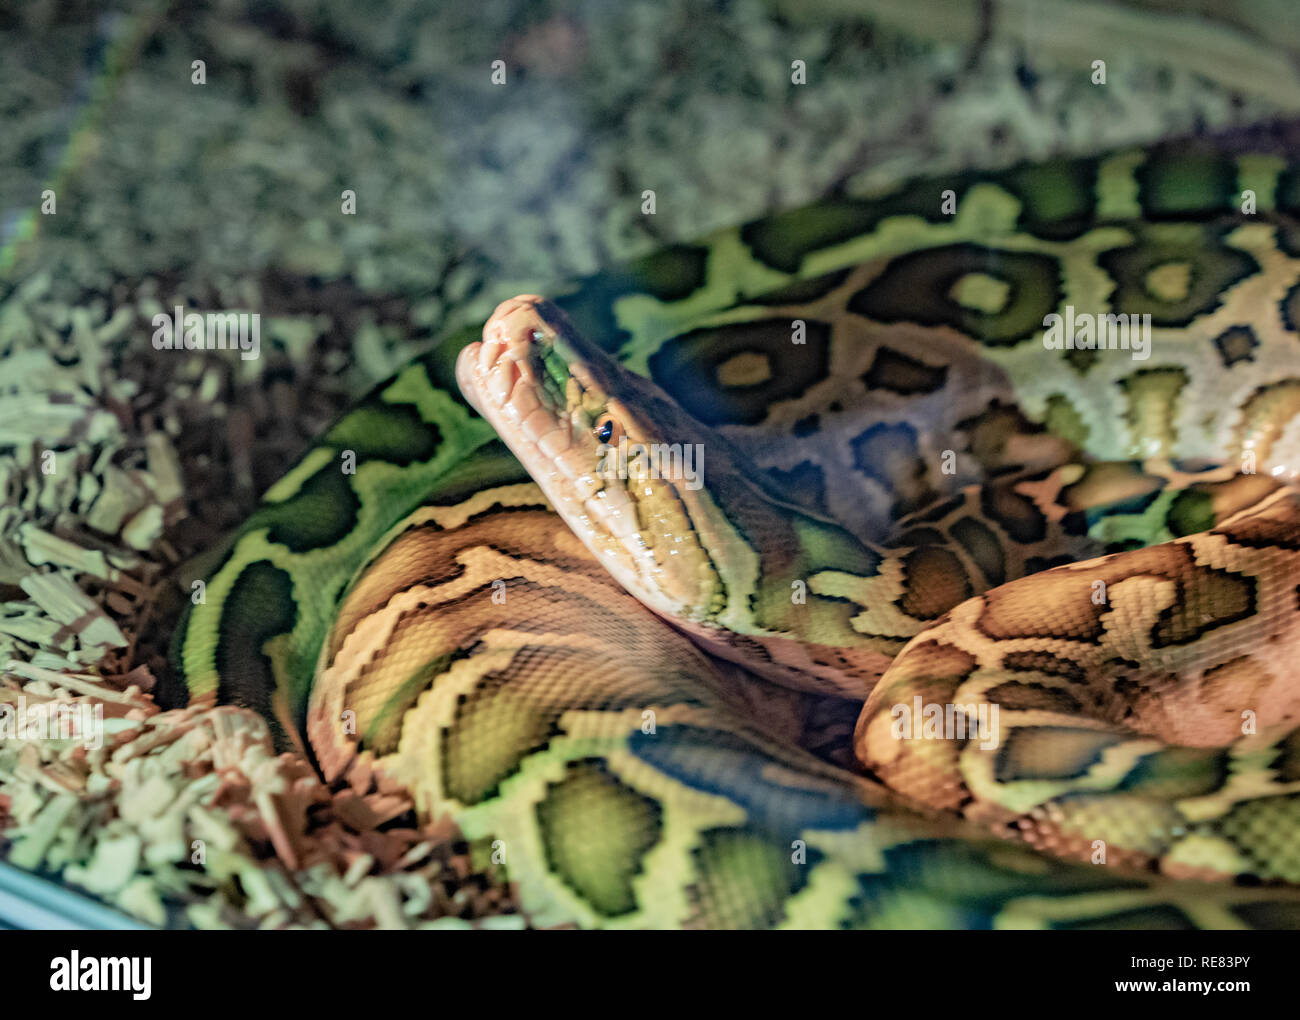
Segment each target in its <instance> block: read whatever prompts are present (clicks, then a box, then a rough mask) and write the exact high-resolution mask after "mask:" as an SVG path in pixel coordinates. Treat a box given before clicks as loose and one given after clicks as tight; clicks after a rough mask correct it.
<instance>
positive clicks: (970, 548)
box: [948, 517, 1007, 587]
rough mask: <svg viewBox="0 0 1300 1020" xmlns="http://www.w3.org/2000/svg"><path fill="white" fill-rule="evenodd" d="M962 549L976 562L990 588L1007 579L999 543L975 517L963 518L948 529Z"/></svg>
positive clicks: (1005, 562)
mask: <svg viewBox="0 0 1300 1020" xmlns="http://www.w3.org/2000/svg"><path fill="white" fill-rule="evenodd" d="M948 530H949V531H950V532H951V534H952V537H953V538H955V539H956V540H957V541H958V542H959V543H961V547H962V548H963V549H965V550H966V552H968V553H969V554H970V558H971V559H972V560H974V561H975V565H976V566H977V567H979V569H980V572H981V573H982V574H983V575H984V579H985V580H986V581H987V582H988V585H989V587H997V586H998V585H999V584H1002V583H1003V582H1004V581H1006V579H1007V561H1006V557H1005V556H1004V555H1003V552H1002V543H1001V542H999V541H998V537H997V535H995V534H994V533H993V532H992V531H991V530H990V529H989V527H988V526H987V525H986V524H984V523H982V522H981V521H977V520H976V519H975V518H974V517H963V518H962V519H961V520H959V521H957V522H956V523H955V524H954V525H953V526H952V527H951V528H949V529H948Z"/></svg>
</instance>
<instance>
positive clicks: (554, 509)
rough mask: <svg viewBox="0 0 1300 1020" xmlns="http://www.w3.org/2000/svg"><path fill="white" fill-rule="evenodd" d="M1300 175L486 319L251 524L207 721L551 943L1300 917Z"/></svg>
mask: <svg viewBox="0 0 1300 1020" xmlns="http://www.w3.org/2000/svg"><path fill="white" fill-rule="evenodd" d="M1298 180H1300V174H1298V173H1297V170H1296V169H1294V168H1288V167H1286V166H1284V165H1282V163H1281V161H1279V160H1270V159H1268V158H1265V157H1228V156H1224V155H1220V154H1217V153H1213V152H1209V153H1205V152H1182V153H1179V154H1173V153H1171V152H1167V151H1164V150H1155V151H1152V152H1149V153H1144V154H1136V153H1123V154H1120V155H1116V156H1112V157H1108V158H1106V159H1103V160H1096V161H1077V162H1070V163H1057V164H1052V165H1049V166H1042V167H1032V168H1019V169H1017V170H1015V171H1011V172H1008V173H1006V174H1001V175H970V176H967V177H965V178H963V179H961V180H960V181H958V182H953V181H930V182H921V183H919V184H914V185H911V186H910V187H909V188H907V189H905V190H903V191H902V192H900V193H899V194H897V195H895V196H892V197H890V198H886V199H875V200H870V201H867V200H848V199H841V200H836V201H832V202H827V203H823V204H821V205H818V206H814V207H811V208H808V209H804V210H799V211H797V212H793V213H787V214H781V215H778V216H775V217H772V218H770V219H767V220H763V221H760V222H757V223H754V224H750V225H748V226H746V227H744V228H740V229H738V230H733V231H728V232H724V233H723V234H720V235H718V236H717V237H715V238H713V239H711V240H710V241H708V242H706V243H704V244H702V245H699V246H695V247H678V248H673V249H669V250H667V251H665V252H663V253H661V254H660V255H658V256H655V257H653V258H651V259H649V260H646V261H645V262H643V263H640V264H638V265H636V266H634V267H631V268H629V269H627V270H623V271H619V272H617V273H610V274H608V275H606V276H603V277H599V278H596V279H595V280H592V281H589V282H588V283H587V284H586V285H584V286H583V287H582V288H581V289H580V290H578V291H576V292H575V293H573V294H571V295H569V296H568V297H566V298H561V299H560V300H559V301H557V303H556V305H552V304H550V303H549V302H545V301H543V300H541V299H540V298H535V297H531V296H524V297H521V298H516V299H513V300H512V301H508V302H505V303H504V304H503V305H502V306H501V307H500V308H498V310H497V312H496V313H494V315H493V316H492V318H491V319H490V320H489V322H488V324H487V326H486V327H485V328H484V332H483V338H482V340H481V341H475V342H470V343H466V341H467V340H469V338H468V337H460V338H453V339H450V340H448V341H447V342H445V343H444V344H442V345H441V346H440V347H439V348H438V349H437V350H435V351H434V352H433V353H432V354H430V355H428V356H427V357H425V358H423V359H421V360H419V361H417V362H415V363H413V364H411V365H410V366H408V367H407V368H406V369H404V370H403V371H402V372H400V373H399V374H398V375H397V376H396V377H395V378H394V379H393V380H392V381H390V382H389V383H387V384H385V385H384V386H383V387H381V388H380V389H379V390H377V391H376V393H375V394H374V395H373V396H372V397H370V398H368V399H367V400H366V401H364V402H363V403H362V404H360V405H358V406H357V407H356V408H355V409H354V410H353V411H352V412H350V413H349V414H348V415H347V416H345V417H344V418H343V419H341V420H340V421H339V422H338V423H337V424H336V425H335V426H334V427H333V428H332V429H331V430H330V431H329V432H328V433H326V435H325V436H324V437H323V438H322V440H321V441H320V443H319V444H318V445H317V446H316V447H314V448H313V449H312V450H311V451H310V452H309V453H308V454H307V455H306V456H305V457H304V458H303V460H302V461H301V462H300V463H299V465H298V466H297V467H296V468H295V469H294V470H293V471H292V472H290V474H289V475H288V476H286V477H285V478H284V479H283V480H282V481H281V482H280V483H278V484H277V485H276V486H274V487H273V488H272V489H271V491H269V492H268V493H267V495H266V497H265V500H264V502H263V505H262V506H261V507H260V508H259V509H258V511H257V512H256V513H255V514H254V515H253V517H252V518H250V520H249V522H248V523H247V524H246V526H245V527H244V528H243V529H242V530H241V532H240V534H239V536H238V537H237V539H236V541H235V543H234V545H233V547H232V549H231V551H230V553H229V554H228V556H227V558H226V560H225V562H224V563H223V564H222V565H221V566H220V567H219V568H218V570H217V571H216V572H215V573H214V575H213V577H212V578H211V579H210V580H209V582H208V585H207V592H208V601H207V604H206V605H204V606H198V607H195V608H194V611H193V612H192V614H191V615H190V617H189V618H188V619H187V620H186V621H185V630H184V633H183V636H182V643H181V659H182V665H183V668H184V672H185V675H186V680H187V683H188V685H189V688H190V691H191V693H192V695H194V696H198V697H210V696H213V695H216V696H218V697H220V698H223V699H226V700H235V701H240V702H242V703H245V704H251V705H253V706H255V707H257V708H259V709H260V710H262V711H263V712H264V713H266V714H267V715H268V717H270V718H273V719H274V720H276V721H277V722H278V724H279V725H280V726H281V728H282V731H283V732H284V733H285V734H286V735H292V734H295V733H298V732H302V733H305V735H306V738H307V740H308V741H309V743H310V745H311V749H312V751H313V752H314V754H315V756H316V758H317V760H318V762H319V763H320V766H321V768H322V770H323V771H324V772H325V773H326V775H327V776H328V777H330V778H331V779H337V778H340V777H343V776H352V777H355V776H358V775H369V774H370V773H371V772H372V771H373V772H376V773H378V774H382V775H383V776H385V777H387V778H388V779H391V780H393V781H395V782H398V783H401V784H402V785H403V786H405V787H406V788H407V789H408V790H410V791H411V792H412V794H413V795H414V796H415V798H416V803H417V805H418V807H419V809H420V811H421V812H422V813H424V814H426V815H427V816H429V817H436V816H440V815H443V814H451V815H452V816H453V817H454V818H455V820H456V821H457V823H458V824H459V826H460V827H461V829H462V831H463V832H464V833H465V835H466V836H467V837H468V838H469V839H471V840H473V841H482V842H483V843H484V844H487V843H492V845H493V846H495V847H497V849H498V851H499V853H500V855H501V856H503V857H504V861H505V868H506V870H507V871H508V873H509V876H510V878H511V880H512V881H514V882H516V883H517V884H518V888H519V895H520V900H521V903H522V905H523V907H524V909H525V910H526V911H527V912H528V913H529V915H530V916H531V917H532V918H533V919H534V920H535V921H537V922H538V923H541V924H553V923H578V924H583V925H604V926H626V927H646V926H659V927H681V926H695V927H767V926H784V927H832V926H833V927H853V926H864V927H916V926H932V927H986V926H1005V927H1025V926H1030V927H1081V926H1123V927H1156V926H1160V927H1163V926H1169V925H1174V926H1205V927H1241V926H1256V925H1257V926H1263V927H1295V926H1300V891H1298V890H1297V889H1296V888H1294V885H1295V884H1296V883H1300V851H1297V850H1296V849H1295V847H1296V846H1297V839H1296V836H1297V834H1300V729H1297V726H1300V683H1298V682H1297V681H1298V680H1300V678H1298V677H1297V676H1296V665H1295V664H1296V663H1297V662H1300V654H1297V653H1300V486H1298V485H1297V483H1296V473H1297V470H1300V334H1297V332H1296V329H1295V322H1296V321H1297V320H1296V314H1295V313H1296V312H1297V311H1300V296H1298V295H1300V247H1297V239H1300V221H1297V220H1296V219H1295V218H1293V217H1294V216H1295V215H1296V214H1297V213H1300V189H1297V187H1296V181H1298ZM1189 182H1190V183H1189ZM1247 184H1249V185H1250V186H1251V187H1252V188H1253V190H1255V191H1256V193H1257V208H1258V212H1256V213H1253V214H1249V215H1247V214H1242V213H1240V212H1239V210H1238V206H1237V204H1236V202H1237V198H1236V196H1237V195H1238V193H1239V192H1240V190H1241V188H1242V187H1245V186H1246V185H1247ZM949 188H954V189H955V191H956V193H957V195H958V196H959V203H958V208H957V212H956V213H955V215H951V216H949V215H944V214H942V213H941V211H940V210H941V207H942V203H941V200H940V195H941V193H942V192H943V191H944V190H945V189H949ZM557 305H558V306H559V307H558V308H557ZM561 309H562V311H561ZM1054 316H1057V317H1059V318H1057V319H1054V318H1053V317H1054ZM1121 327H1122V332H1119V330H1120V328H1121ZM1102 336H1109V337H1110V338H1111V340H1112V342H1111V343H1106V342H1102V343H1098V342H1097V339H1098V338H1099V337H1102ZM1118 337H1122V338H1123V343H1122V344H1121V343H1118V342H1114V341H1115V340H1116V338H1118ZM345 450H347V451H352V452H353V453H354V454H355V455H356V460H357V465H358V466H357V469H356V471H355V473H354V474H347V473H344V472H343V471H341V470H340V456H339V455H340V453H341V452H342V451H345ZM345 720H347V725H345V724H344V721H345ZM354 723H355V725H353V724H354ZM1233 880H1235V881H1233Z"/></svg>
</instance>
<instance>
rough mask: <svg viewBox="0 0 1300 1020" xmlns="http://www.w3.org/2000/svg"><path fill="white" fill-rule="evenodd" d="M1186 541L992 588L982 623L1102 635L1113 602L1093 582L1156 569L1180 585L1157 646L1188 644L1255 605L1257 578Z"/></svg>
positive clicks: (998, 634) (1001, 630) (1043, 632)
mask: <svg viewBox="0 0 1300 1020" xmlns="http://www.w3.org/2000/svg"><path fill="white" fill-rule="evenodd" d="M1192 557H1193V550H1192V549H1191V547H1190V546H1189V545H1187V544H1186V543H1178V542H1169V543H1166V544H1164V545H1158V546H1151V547H1150V548H1147V549H1135V550H1132V551H1131V552H1125V553H1117V554H1115V555H1113V556H1107V557H1106V558H1105V559H1103V560H1100V561H1099V562H1097V563H1094V564H1091V565H1090V566H1089V567H1088V568H1087V569H1082V570H1081V569H1077V568H1075V569H1069V568H1066V569H1061V570H1052V571H1048V572H1047V573H1043V574H1031V575H1030V576H1028V577H1024V578H1021V579H1020V581H1019V582H1018V583H1016V584H1011V585H1004V586H1003V587H1001V588H995V589H994V590H993V591H991V592H989V593H988V594H987V595H986V596H985V599H984V612H983V613H982V614H981V615H980V617H979V620H978V624H977V625H978V626H979V627H980V629H981V630H982V631H983V633H985V634H987V635H988V636H989V637H991V638H994V639H995V640H1005V639H1009V638H1030V637H1044V638H1050V637H1056V638H1065V639H1068V640H1075V641H1087V642H1090V643H1093V644H1096V643H1098V642H1100V640H1101V637H1102V634H1103V629H1102V617H1103V616H1104V615H1105V614H1106V613H1108V612H1110V611H1111V606H1110V605H1109V603H1106V604H1103V605H1100V606H1098V605H1094V604H1093V602H1092V591H1093V588H1092V584H1093V582H1094V581H1097V580H1101V581H1105V582H1106V586H1107V588H1110V587H1112V586H1114V585H1115V584H1117V583H1118V582H1120V581H1123V580H1125V579H1127V578H1130V577H1143V576H1147V577H1156V578H1161V579H1164V580H1168V581H1172V582H1174V585H1175V592H1174V602H1173V604H1172V605H1171V606H1170V607H1169V608H1168V609H1165V610H1164V611H1163V612H1161V614H1160V616H1159V618H1158V622H1157V623H1156V626H1155V628H1154V630H1153V632H1152V635H1151V640H1152V643H1153V644H1154V645H1155V646H1156V647H1165V646H1168V645H1181V644H1187V643H1189V642H1191V641H1195V640H1196V639H1198V638H1199V637H1200V636H1201V635H1203V634H1205V633H1207V632H1208V631H1211V630H1213V629H1215V628H1216V627H1222V626H1225V625H1227V624H1229V623H1233V622H1235V621H1237V620H1242V619H1245V618H1246V617H1248V616H1250V615H1251V614H1252V613H1254V611H1255V581H1254V579H1253V578H1250V577H1247V576H1244V575H1239V574H1230V573H1228V572H1227V571H1224V570H1219V569H1217V568H1212V567H1205V566H1201V565H1198V564H1197V563H1196V562H1195V561H1194V560H1193V558H1192Z"/></svg>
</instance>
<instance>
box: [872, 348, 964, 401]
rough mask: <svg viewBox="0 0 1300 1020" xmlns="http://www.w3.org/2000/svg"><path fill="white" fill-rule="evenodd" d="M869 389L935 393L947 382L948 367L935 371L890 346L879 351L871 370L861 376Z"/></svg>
mask: <svg viewBox="0 0 1300 1020" xmlns="http://www.w3.org/2000/svg"><path fill="white" fill-rule="evenodd" d="M862 381H863V382H864V383H865V384H866V386H867V388H868V389H872V390H876V389H885V390H892V391H893V392H894V393H902V394H913V393H933V392H935V391H936V390H939V389H942V388H943V386H944V383H946V382H947V381H948V366H947V365H940V366H939V367H937V368H935V367H932V366H930V365H927V364H926V363H925V362H924V361H919V360H917V359H916V358H911V357H908V356H907V355H906V354H902V353H900V352H898V351H895V350H893V349H892V348H889V347H881V348H880V349H879V350H877V351H876V356H875V358H873V359H872V361H871V367H870V368H869V369H867V371H866V372H865V373H863V375H862Z"/></svg>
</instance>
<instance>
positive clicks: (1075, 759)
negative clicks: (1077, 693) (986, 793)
mask: <svg viewBox="0 0 1300 1020" xmlns="http://www.w3.org/2000/svg"><path fill="white" fill-rule="evenodd" d="M1126 739H1128V738H1126V737H1124V736H1123V735H1121V734H1118V733H1109V732H1106V731H1104V730H1102V731H1098V730H1084V729H1071V728H1069V727H1066V726H1022V727H1018V728H1016V729H1013V730H1012V731H1011V733H1010V735H1009V736H1008V737H1007V739H1006V740H1005V741H1003V743H1002V746H1001V748H999V750H998V754H997V761H996V764H995V765H994V776H995V778H996V779H997V781H998V782H999V783H1013V782H1016V781H1017V780H1023V779H1076V778H1078V777H1080V776H1083V775H1084V774H1086V773H1087V771H1088V770H1089V769H1090V768H1092V766H1093V765H1095V764H1096V763H1097V762H1099V761H1101V756H1102V753H1103V752H1104V751H1105V750H1106V749H1107V748H1108V747H1114V746H1115V745H1116V744H1120V743H1123V742H1124V741H1125V740H1126Z"/></svg>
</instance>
